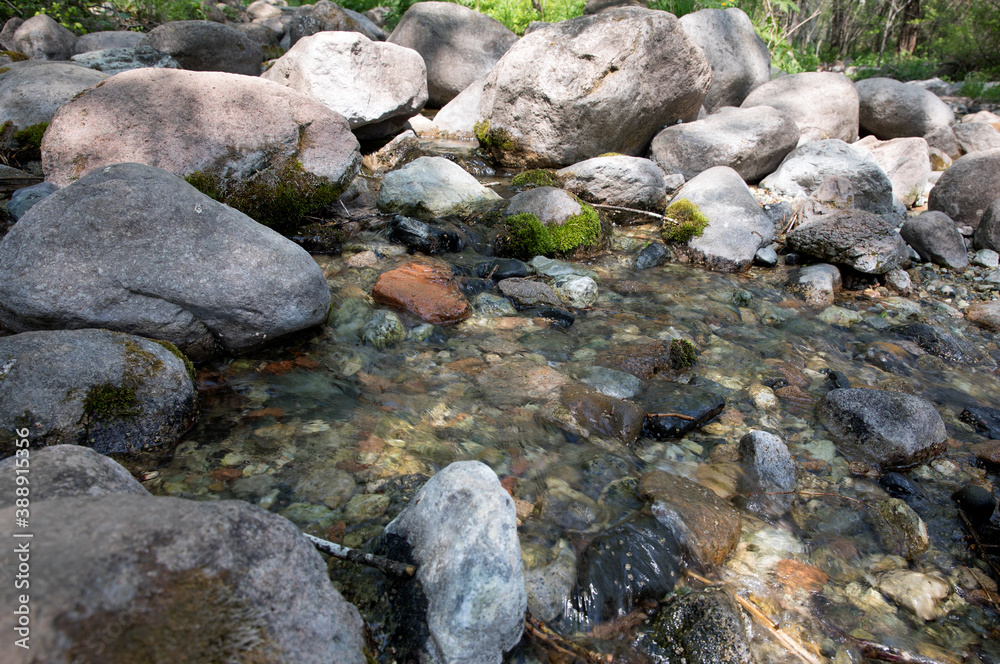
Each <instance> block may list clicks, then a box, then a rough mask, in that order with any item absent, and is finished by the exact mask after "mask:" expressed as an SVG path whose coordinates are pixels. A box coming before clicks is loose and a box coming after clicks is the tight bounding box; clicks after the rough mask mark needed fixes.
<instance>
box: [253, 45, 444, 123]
mask: <svg viewBox="0 0 1000 664" xmlns="http://www.w3.org/2000/svg"><path fill="white" fill-rule="evenodd" d="M263 78H265V79H267V80H269V81H274V82H275V83H280V84H282V85H285V86H288V87H290V88H292V89H293V90H298V91H299V92H303V93H305V94H307V95H309V96H310V97H312V98H313V99H315V100H317V101H319V102H320V103H322V104H323V105H324V106H326V107H327V108H329V109H331V110H333V111H336V112H337V113H339V114H341V115H343V116H344V118H345V119H346V120H347V122H348V123H349V124H350V125H351V130H355V129H358V128H359V127H367V128H368V130H367V131H366V134H365V138H380V137H381V136H387V135H390V134H391V133H394V132H391V131H383V130H384V129H388V128H389V126H388V124H392V123H388V124H387V125H386V126H385V127H381V128H380V127H377V126H374V125H379V124H380V123H384V122H387V121H394V122H398V121H402V120H406V119H407V118H409V117H411V116H413V115H416V114H417V113H418V112H419V111H420V109H421V108H423V106H424V104H425V103H426V102H427V83H426V69H425V67H424V63H423V60H421V59H420V56H419V54H418V53H416V52H415V51H413V50H411V49H408V48H402V47H400V46H397V45H395V44H389V43H385V42H375V41H371V40H370V39H368V38H367V37H365V36H364V35H362V34H359V33H357V32H321V33H317V34H315V35H312V36H309V37H305V38H303V39H300V40H299V41H297V42H296V43H295V45H294V46H293V47H292V48H291V50H289V51H288V52H287V53H285V54H284V55H283V56H281V57H280V58H278V60H277V61H275V63H274V64H273V65H272V66H271V67H270V69H268V70H267V71H266V72H264V74H263Z"/></svg>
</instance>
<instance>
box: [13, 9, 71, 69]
mask: <svg viewBox="0 0 1000 664" xmlns="http://www.w3.org/2000/svg"><path fill="white" fill-rule="evenodd" d="M13 41H14V50H15V51H20V52H21V53H24V54H25V55H27V56H28V57H30V58H33V59H35V60H69V56H70V55H72V54H73V44H74V43H75V42H76V35H75V34H73V33H72V32H70V31H69V30H67V29H66V28H64V27H63V26H61V25H59V23H57V22H56V21H55V19H53V18H51V17H49V16H46V15H45V14H38V15H37V16H32V17H31V18H29V19H28V20H26V21H25V22H24V23H22V24H21V25H20V26H19V27H18V28H17V30H16V31H15V32H14V40H13Z"/></svg>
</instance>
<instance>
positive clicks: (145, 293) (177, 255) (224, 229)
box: [0, 74, 330, 359]
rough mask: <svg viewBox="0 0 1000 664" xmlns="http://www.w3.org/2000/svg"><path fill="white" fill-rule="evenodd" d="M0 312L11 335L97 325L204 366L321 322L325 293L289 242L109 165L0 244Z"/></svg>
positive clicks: (164, 183)
mask: <svg viewBox="0 0 1000 664" xmlns="http://www.w3.org/2000/svg"><path fill="white" fill-rule="evenodd" d="M124 75H126V74H122V76H124ZM0 303H2V304H0V322H2V323H3V325H4V327H6V329H8V330H10V331H12V332H21V331H26V330H32V329H59V328H81V327H103V328H107V329H112V330H119V331H122V332H129V333H132V334H139V335H142V336H146V337H152V338H156V339H163V340H166V341H170V342H172V343H174V344H175V345H176V346H178V347H179V348H180V349H181V350H182V351H184V352H185V353H187V354H188V355H189V356H191V357H192V359H203V358H206V357H208V356H211V355H213V354H214V353H216V352H217V351H218V350H221V351H223V352H227V353H241V352H247V351H249V350H251V349H253V348H256V347H258V346H261V345H262V344H264V343H266V342H269V341H271V340H272V339H274V338H276V337H280V336H281V335H284V334H288V333H290V332H295V331H297V330H301V329H305V328H308V327H310V326H312V325H316V324H318V323H320V322H321V321H322V320H323V319H324V318H325V317H326V315H327V313H328V310H329V306H330V291H329V288H328V287H327V284H326V280H325V279H324V278H323V274H322V271H321V270H320V269H319V266H317V265H316V263H315V262H314V261H313V260H312V258H311V257H310V256H309V254H307V253H306V252H305V250H303V249H302V248H300V247H299V246H298V245H296V244H294V243H293V242H291V241H290V240H287V239H285V238H284V237H282V236H281V235H278V234H277V233H275V232H274V231H272V230H270V229H268V228H266V227H264V226H261V225H260V224H258V223H256V222H254V221H253V220H252V219H250V218H249V217H247V216H246V215H244V214H242V213H240V212H238V211H236V210H234V209H233V208H231V207H228V206H226V205H223V204H221V203H217V202H215V201H213V200H212V199H210V198H208V197H207V196H205V195H204V194H202V193H200V192H199V191H197V190H196V189H195V188H194V187H192V186H190V185H189V184H187V183H185V182H184V181H183V180H181V179H179V178H177V177H176V176H173V175H171V174H170V173H168V172H166V171H163V170H160V169H158V168H153V167H151V166H145V165H142V164H117V165H114V166H106V167H104V168H100V169H96V170H94V171H91V172H90V173H88V174H87V175H86V176H84V177H82V178H80V180H78V181H77V182H75V183H73V184H71V185H69V186H67V187H64V188H62V189H60V190H59V191H57V192H55V193H54V194H51V195H49V196H48V197H46V198H45V199H43V200H42V201H41V202H39V203H37V204H36V205H35V206H34V207H32V208H31V210H29V211H28V213H27V214H25V215H24V217H22V218H21V220H20V221H18V222H17V224H15V225H14V227H13V228H12V229H11V230H10V231H9V232H8V233H7V235H6V236H5V237H4V238H3V240H2V241H0Z"/></svg>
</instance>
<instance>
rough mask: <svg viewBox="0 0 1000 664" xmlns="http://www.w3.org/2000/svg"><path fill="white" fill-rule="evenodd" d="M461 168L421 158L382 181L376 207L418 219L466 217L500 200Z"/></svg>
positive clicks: (452, 163)
mask: <svg viewBox="0 0 1000 664" xmlns="http://www.w3.org/2000/svg"><path fill="white" fill-rule="evenodd" d="M499 200H500V196H499V194H497V193H496V192H495V191H493V190H492V189H487V188H486V187H484V186H483V185H481V184H479V181H478V180H476V178H475V177H473V176H472V175H470V174H469V173H468V172H467V171H466V170H465V169H464V168H462V167H461V166H459V165H458V164H456V163H455V162H453V161H450V160H448V159H445V158H444V157H420V158H418V159H415V160H413V161H411V162H410V163H409V164H407V165H406V166H403V167H402V168H400V169H398V170H395V171H392V172H391V173H389V174H388V175H386V176H385V178H384V179H383V180H382V188H381V189H379V192H378V199H377V205H378V208H379V210H382V211H383V212H399V213H401V214H405V215H408V216H411V217H417V218H419V219H435V218H437V217H444V216H447V215H449V214H458V215H461V214H465V213H468V212H470V211H474V210H476V209H477V208H479V207H481V206H483V205H489V204H491V203H493V202H494V201H499Z"/></svg>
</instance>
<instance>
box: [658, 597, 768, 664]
mask: <svg viewBox="0 0 1000 664" xmlns="http://www.w3.org/2000/svg"><path fill="white" fill-rule="evenodd" d="M639 644H640V645H639V647H640V648H641V649H642V650H644V651H645V652H646V653H647V654H648V655H649V657H650V660H651V661H652V662H655V664H754V662H756V658H755V657H754V656H753V652H752V651H751V650H750V637H749V636H748V635H747V630H746V626H745V625H744V622H743V614H742V613H741V611H740V608H739V606H737V605H736V600H734V599H733V596H732V595H731V594H730V593H729V591H728V590H726V589H724V588H705V589H702V590H695V591H693V592H690V593H686V594H684V595H678V596H675V597H672V598H670V600H669V601H668V602H667V603H666V604H665V605H664V606H663V607H661V609H660V611H659V613H657V615H656V618H655V619H654V621H653V624H652V627H651V628H650V631H649V632H648V633H646V634H645V635H643V636H642V637H641V638H640V640H639Z"/></svg>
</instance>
